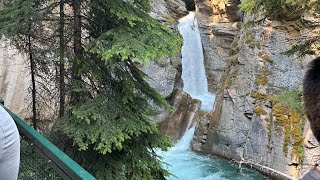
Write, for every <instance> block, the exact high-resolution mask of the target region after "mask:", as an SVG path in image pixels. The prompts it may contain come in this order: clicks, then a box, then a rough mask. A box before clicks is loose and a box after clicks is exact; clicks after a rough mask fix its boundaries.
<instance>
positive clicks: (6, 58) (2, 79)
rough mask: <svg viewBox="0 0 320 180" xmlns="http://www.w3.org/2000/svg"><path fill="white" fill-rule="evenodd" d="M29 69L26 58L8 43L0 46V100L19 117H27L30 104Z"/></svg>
mask: <svg viewBox="0 0 320 180" xmlns="http://www.w3.org/2000/svg"><path fill="white" fill-rule="evenodd" d="M30 83H31V82H30V77H29V67H28V63H27V62H26V57H25V56H24V55H23V54H20V53H18V51H17V50H15V49H14V48H12V46H10V45H9V42H8V41H2V42H1V44H0V98H1V99H3V100H4V102H5V105H6V106H7V107H9V108H10V109H11V110H12V111H14V112H16V113H17V114H18V115H19V116H21V117H28V115H29V113H28V112H27V107H28V106H30V105H31V104H30V102H28V101H26V99H27V97H28V88H29V85H30Z"/></svg>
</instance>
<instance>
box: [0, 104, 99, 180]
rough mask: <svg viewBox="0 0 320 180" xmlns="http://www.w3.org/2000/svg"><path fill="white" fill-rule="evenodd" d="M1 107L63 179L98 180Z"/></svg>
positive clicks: (21, 133)
mask: <svg viewBox="0 0 320 180" xmlns="http://www.w3.org/2000/svg"><path fill="white" fill-rule="evenodd" d="M0 104H3V101H2V102H1V100H0ZM1 106H2V107H3V108H5V109H6V110H7V112H8V113H9V114H10V115H11V117H12V118H13V120H14V121H15V122H16V125H17V127H18V130H19V133H20V135H24V136H26V137H27V138H28V139H29V140H30V141H31V142H32V143H33V144H34V148H35V150H36V151H37V152H38V153H39V154H40V155H42V156H43V157H44V158H45V159H47V160H49V161H48V162H50V165H51V167H52V168H53V169H54V170H55V171H56V172H57V173H58V174H59V175H60V176H61V177H62V178H63V179H72V180H73V179H75V180H78V179H83V180H96V178H95V177H93V176H92V175H91V174H90V173H89V172H88V171H86V170H85V169H84V168H82V167H81V166H80V165H79V164H78V163H76V162H75V161H74V160H72V159H71V158H70V157H69V156H68V155H66V154H65V153H64V152H63V151H61V150H60V149H59V148H57V147H56V146H55V145H54V144H52V143H51V142H50V141H49V140H48V139H46V138H45V137H44V136H42V135H41V134H40V133H39V132H37V131H36V130H34V129H33V128H32V127H31V126H29V125H28V124H27V123H26V122H24V121H23V120H22V119H20V118H19V117H18V116H17V115H16V114H14V113H13V112H11V111H10V110H9V109H8V108H6V107H4V106H3V105H1Z"/></svg>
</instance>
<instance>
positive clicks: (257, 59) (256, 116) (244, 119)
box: [192, 0, 320, 178]
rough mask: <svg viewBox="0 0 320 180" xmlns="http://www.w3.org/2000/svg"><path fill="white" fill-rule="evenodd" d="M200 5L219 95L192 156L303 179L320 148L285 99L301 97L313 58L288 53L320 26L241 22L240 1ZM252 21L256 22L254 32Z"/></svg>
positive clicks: (212, 82)
mask: <svg viewBox="0 0 320 180" xmlns="http://www.w3.org/2000/svg"><path fill="white" fill-rule="evenodd" d="M196 2H197V9H198V13H197V17H198V20H199V23H200V24H199V26H200V28H201V31H202V41H203V47H204V53H205V59H206V71H207V78H208V81H209V87H210V90H211V91H213V92H214V93H216V96H217V97H216V103H215V107H214V109H213V110H212V112H210V113H209V114H207V115H206V116H205V117H202V118H201V119H200V122H199V123H198V125H197V130H196V132H195V137H194V140H193V144H192V148H193V150H195V151H198V152H201V153H205V154H215V155H220V156H223V157H227V158H230V159H235V160H242V161H247V162H248V161H252V162H254V163H257V164H259V165H262V166H265V167H270V168H272V169H275V170H277V171H280V172H282V173H285V174H287V175H289V176H291V177H293V178H298V177H301V176H302V175H304V174H305V173H306V171H308V169H310V168H311V167H312V164H313V163H314V161H315V160H316V159H319V157H320V156H319V155H320V151H319V144H318V143H317V142H316V141H315V140H314V139H313V137H312V134H311V132H310V129H309V127H308V125H307V121H306V120H305V117H304V116H303V112H302V113H299V112H296V111H294V110H292V109H290V108H289V107H287V106H285V105H284V104H283V103H282V104H281V102H280V100H279V98H280V97H282V96H281V95H283V94H290V93H291V95H292V96H293V95H296V96H298V97H299V98H301V89H302V79H303V75H304V71H305V69H306V64H307V62H309V61H310V60H311V59H312V58H313V57H309V56H307V57H304V58H298V57H295V56H286V55H283V52H285V51H287V50H289V49H290V47H291V46H292V45H293V44H295V43H297V42H298V39H299V37H302V36H304V35H305V34H306V32H309V31H310V30H311V29H313V28H315V27H316V26H317V25H319V22H317V21H316V20H315V19H314V18H309V17H308V16H303V17H302V18H301V19H297V20H292V21H283V22H280V21H270V20H268V19H266V18H263V17H258V16H257V17H253V16H247V15H245V16H243V15H242V14H241V13H240V11H239V9H238V7H237V5H238V4H239V3H240V0H238V1H237V0H212V1H209V0H198V1H196ZM250 21H255V22H256V24H255V25H254V26H248V24H249V23H247V24H246V22H250ZM294 93H296V94H294ZM285 98H286V97H285ZM287 98H291V97H290V96H288V97H287ZM288 101H289V99H288ZM297 101H299V100H297ZM302 111H303V110H302Z"/></svg>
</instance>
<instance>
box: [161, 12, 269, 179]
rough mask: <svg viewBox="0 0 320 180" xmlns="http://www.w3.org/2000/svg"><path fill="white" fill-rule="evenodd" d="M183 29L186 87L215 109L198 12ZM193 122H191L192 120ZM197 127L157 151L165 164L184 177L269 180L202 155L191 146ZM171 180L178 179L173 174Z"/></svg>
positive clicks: (184, 20)
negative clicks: (205, 63)
mask: <svg viewBox="0 0 320 180" xmlns="http://www.w3.org/2000/svg"><path fill="white" fill-rule="evenodd" d="M179 30H180V33H181V34H182V36H183V39H184V44H183V46H182V79H183V82H184V91H186V92H188V93H189V94H190V95H191V96H192V97H193V98H196V99H200V100H201V101H202V110H204V111H210V110H212V106H213V103H214V101H215V96H214V95H213V94H211V93H209V92H208V82H207V78H206V73H205V68H204V62H203V50H202V44H201V39H200V33H199V29H198V25H197V19H196V18H195V13H194V12H190V13H189V15H187V16H185V17H184V18H182V19H180V20H179ZM190 124H191V123H190ZM194 131H195V127H191V128H189V129H187V131H186V133H185V134H184V135H183V137H182V138H181V139H180V140H179V142H178V143H177V144H176V145H175V146H174V147H172V148H171V149H170V150H169V151H167V152H163V151H160V150H159V151H157V154H158V155H159V156H162V157H163V160H164V161H165V162H166V163H168V164H169V165H167V164H163V166H164V167H165V168H166V169H168V170H169V171H170V172H171V173H173V174H174V175H175V176H177V177H178V178H179V179H182V180H225V179H228V180H229V179H230V180H243V179H246V180H265V179H268V178H266V177H264V176H262V175H261V174H259V173H257V172H255V171H253V170H250V169H246V168H245V169H244V170H243V175H239V174H237V172H236V169H237V166H236V165H235V164H232V163H230V162H229V161H226V160H222V159H218V158H212V157H209V156H202V155H199V154H197V153H195V152H193V151H191V149H190V144H191V141H192V138H193V134H194ZM168 179H169V180H171V179H177V178H175V177H173V176H170V177H168Z"/></svg>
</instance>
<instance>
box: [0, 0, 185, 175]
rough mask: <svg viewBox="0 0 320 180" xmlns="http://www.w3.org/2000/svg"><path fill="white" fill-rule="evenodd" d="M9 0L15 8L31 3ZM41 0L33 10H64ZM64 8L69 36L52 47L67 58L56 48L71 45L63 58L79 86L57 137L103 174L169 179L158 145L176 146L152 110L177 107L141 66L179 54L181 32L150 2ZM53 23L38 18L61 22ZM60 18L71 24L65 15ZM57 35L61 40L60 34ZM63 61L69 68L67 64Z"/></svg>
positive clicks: (115, 0)
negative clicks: (167, 24)
mask: <svg viewBox="0 0 320 180" xmlns="http://www.w3.org/2000/svg"><path fill="white" fill-rule="evenodd" d="M5 1H6V2H10V3H12V4H11V5H12V6H13V5H16V3H17V2H19V1H21V2H24V3H26V2H27V1H23V0H5ZM33 1H37V0H33ZM28 2H29V1H28ZM37 2H38V3H39V6H37V7H38V9H35V10H32V11H31V13H34V12H37V13H39V12H42V11H43V10H44V9H46V11H45V12H47V11H50V12H51V13H52V12H56V11H57V9H59V1H41V0H38V1H37ZM12 6H6V7H7V8H4V9H3V10H0V22H1V23H2V25H4V26H5V28H3V30H6V29H8V30H6V31H1V32H5V33H3V34H4V36H6V37H7V38H14V37H15V36H16V34H18V32H17V33H16V32H13V31H11V30H9V29H10V26H11V25H12V23H11V22H15V19H14V18H16V17H20V14H15V15H14V16H12V14H8V13H7V10H8V9H10V8H11V7H12ZM60 6H61V3H60ZM62 6H65V7H70V8H66V9H69V12H64V13H65V14H63V15H64V16H63V18H66V26H63V28H60V29H59V32H60V34H62V35H63V36H65V38H64V39H65V40H66V42H65V44H63V43H61V42H64V41H60V46H59V45H58V44H57V43H55V44H53V45H52V46H56V47H57V48H53V49H54V50H52V53H56V54H57V56H58V57H59V54H58V53H59V51H58V50H56V49H59V48H63V53H61V51H60V54H62V55H63V58H60V61H61V60H63V61H65V62H64V63H65V68H66V69H65V71H66V74H67V75H66V76H67V77H68V78H69V79H70V78H71V79H70V80H69V81H60V82H62V83H63V82H65V83H67V84H66V86H67V87H69V86H70V87H71V89H70V90H69V91H68V92H66V95H67V96H69V99H70V101H66V103H67V104H66V107H67V108H66V109H67V110H66V112H65V113H60V114H64V115H63V116H62V117H61V118H59V119H58V121H57V123H56V125H55V135H54V136H53V137H55V138H56V139H59V140H60V145H61V147H63V148H64V150H65V151H67V152H69V153H70V154H71V155H72V156H73V157H74V158H75V159H76V160H77V161H78V162H79V163H80V164H81V165H83V166H84V167H85V168H86V169H87V170H89V171H90V172H91V173H92V174H93V175H94V176H96V177H97V178H99V179H163V178H165V177H166V176H168V175H169V174H170V173H169V172H168V171H167V170H165V169H164V168H163V167H162V164H161V157H159V156H158V155H157V154H156V153H155V151H156V150H157V149H162V150H167V148H168V147H170V146H171V145H172V144H171V141H170V139H169V138H168V137H167V136H165V135H163V134H161V133H160V132H159V131H158V129H157V125H156V124H155V123H154V122H153V121H152V120H151V116H152V115H155V113H157V110H156V109H157V108H158V107H162V108H170V107H169V105H168V103H167V102H166V100H165V99H164V98H163V97H162V96H161V95H160V94H159V93H158V92H157V91H156V90H155V89H153V88H152V87H151V86H150V85H149V84H148V83H147V82H146V80H147V78H148V77H147V75H146V74H144V73H143V72H142V71H141V70H139V69H138V68H137V64H142V65H145V64H148V62H149V61H150V60H157V59H159V58H161V57H165V56H172V55H174V54H176V53H178V51H179V50H180V47H181V44H182V40H181V38H180V37H179V36H177V34H175V33H174V32H173V31H172V30H171V29H169V28H167V27H165V26H164V25H162V24H161V23H159V22H158V21H157V20H155V19H153V18H151V17H150V16H149V13H150V11H151V10H152V7H151V6H150V3H149V0H71V1H66V0H65V1H64V3H63V5H62ZM70 9H71V10H70ZM61 10H64V9H63V8H61V7H60V11H61ZM26 11H27V10H26ZM70 11H71V12H70ZM28 12H29V11H28ZM52 14H54V13H52ZM57 14H58V13H56V14H55V16H59V15H57ZM60 16H61V12H60ZM13 17H14V18H13ZM40 17H44V16H40ZM70 18H71V19H73V21H70ZM29 19H30V18H29ZM49 19H50V18H49ZM31 20H32V19H31ZM67 20H68V21H67ZM47 21H48V19H46V20H39V21H37V22H38V23H39V24H40V25H44V24H46V25H47V26H48V25H54V24H55V23H52V22H51V23H47ZM53 21H56V24H58V23H59V21H60V22H64V21H63V20H62V19H60V20H59V18H56V20H54V18H53ZM71 22H72V24H70V23H71ZM79 22H80V23H79ZM68 23H69V24H68ZM47 28H48V27H47ZM48 29H50V27H49V28H48ZM52 29H57V28H56V27H52ZM24 30H25V29H24ZM61 31H65V32H61ZM70 32H73V33H70ZM79 32H80V33H79ZM63 36H60V40H61V37H63ZM55 38H57V39H56V41H57V42H59V36H55ZM71 42H73V43H71ZM39 44H41V43H39ZM71 44H73V45H71ZM64 52H65V53H68V54H66V55H64ZM55 61H59V58H57V59H55ZM56 64H57V65H60V69H64V67H62V68H61V65H62V66H63V64H61V63H60V64H59V63H56ZM58 74H59V73H57V76H59V75H58ZM60 86H61V84H60ZM57 88H58V87H57ZM62 99H63V98H62ZM63 103H64V102H63ZM151 104H152V106H151ZM62 139H63V141H61V140H62Z"/></svg>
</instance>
